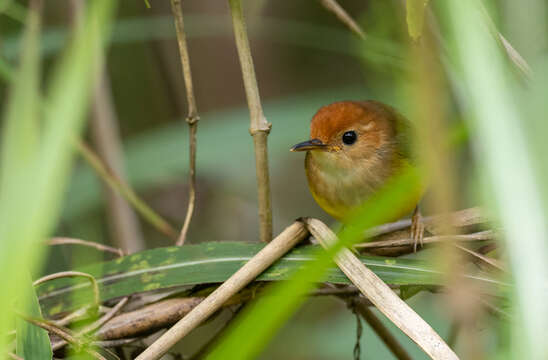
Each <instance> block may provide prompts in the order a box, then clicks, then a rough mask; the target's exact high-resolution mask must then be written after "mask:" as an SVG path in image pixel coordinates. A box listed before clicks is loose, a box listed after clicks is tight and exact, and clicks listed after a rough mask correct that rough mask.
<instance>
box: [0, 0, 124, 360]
mask: <svg viewBox="0 0 548 360" xmlns="http://www.w3.org/2000/svg"><path fill="white" fill-rule="evenodd" d="M114 5H115V2H113V1H110V0H97V1H93V2H90V5H89V12H88V16H87V18H86V21H85V22H83V23H82V25H81V26H79V27H78V29H77V30H76V33H75V35H74V39H73V40H74V41H73V42H71V46H70V47H69V48H68V50H67V52H65V53H64V56H63V57H62V58H61V60H60V62H58V64H57V66H56V68H55V71H54V73H53V74H51V76H50V79H51V83H50V86H49V87H48V91H47V96H46V99H45V101H46V103H47V105H48V106H47V109H48V110H47V111H46V112H45V113H44V114H43V115H44V119H41V120H43V121H42V122H41V125H42V129H41V130H42V132H41V133H40V134H38V130H37V125H36V122H37V120H38V119H37V117H38V115H39V114H37V110H36V109H38V104H39V100H40V99H38V96H37V94H38V84H39V79H40V76H39V71H38V56H37V54H38V51H37V35H36V33H37V31H36V28H35V27H36V24H37V19H34V18H33V16H37V15H36V14H35V13H34V12H33V11H30V12H29V19H28V27H29V29H30V30H29V34H31V35H28V36H29V39H28V41H29V43H30V44H31V47H30V49H25V50H24V52H23V59H22V68H21V69H20V71H19V72H17V75H16V76H17V78H16V81H15V82H14V85H13V86H14V87H13V88H12V89H11V91H12V92H11V97H10V102H9V104H8V106H7V107H8V109H9V110H8V112H7V114H6V115H5V118H4V121H5V122H4V132H3V134H2V135H3V138H2V143H3V146H2V160H6V159H7V160H6V162H4V161H3V162H2V164H1V166H2V167H1V182H0V272H1V273H2V274H5V276H4V278H3V281H2V285H3V286H2V292H1V293H0V308H1V309H2V311H3V312H4V313H3V316H0V334H4V333H6V332H7V331H8V327H9V326H12V319H13V318H12V317H13V313H12V311H10V309H11V308H12V306H13V301H14V299H16V298H20V296H19V295H20V294H22V290H23V289H22V284H24V281H23V275H22V273H24V272H25V271H29V272H30V273H31V274H32V273H34V271H35V270H36V269H37V268H38V267H39V266H40V264H41V261H42V256H41V255H42V252H43V246H42V244H43V239H44V238H45V237H47V236H48V234H49V232H50V231H51V230H52V228H53V227H54V226H55V224H56V222H57V220H58V217H59V209H60V206H61V200H62V195H63V192H64V190H65V184H66V180H67V177H68V176H67V175H68V172H69V168H70V160H71V155H72V144H71V138H72V136H74V135H76V134H78V133H79V130H80V129H81V128H82V125H83V122H84V121H83V120H84V114H85V111H86V106H87V100H88V94H89V90H90V88H91V85H92V80H93V74H94V71H93V70H94V68H95V65H96V59H97V56H98V52H99V51H100V50H101V42H102V40H103V38H104V37H105V34H106V32H107V29H108V23H109V22H110V21H109V20H110V18H111V15H112V10H113V9H114ZM33 27H34V28H33ZM33 29H34V30H33ZM27 92H28V94H27ZM27 96H28V97H27ZM5 340H6V338H5V337H4V336H0V353H3V351H4V344H5V343H4V342H5Z"/></svg>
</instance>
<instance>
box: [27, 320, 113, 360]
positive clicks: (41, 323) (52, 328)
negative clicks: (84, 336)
mask: <svg viewBox="0 0 548 360" xmlns="http://www.w3.org/2000/svg"><path fill="white" fill-rule="evenodd" d="M17 315H18V316H20V317H21V318H22V319H24V320H25V321H27V322H29V323H31V324H33V325H36V326H38V327H40V328H42V329H44V330H47V331H48V332H50V333H52V334H55V335H57V336H59V337H60V338H61V339H63V340H65V341H66V342H67V343H69V344H71V345H72V346H74V347H76V349H83V350H84V351H85V352H87V353H88V354H90V355H91V356H93V357H94V358H96V359H99V360H106V359H105V358H104V357H103V356H102V355H101V354H99V353H98V352H96V351H94V350H92V349H89V348H88V347H87V346H86V345H87V344H86V343H85V342H83V341H81V340H79V339H78V338H77V337H76V336H74V335H72V334H71V333H70V330H68V329H64V328H61V327H59V326H57V325H55V324H53V323H51V322H49V321H47V320H42V319H34V318H31V317H29V316H26V315H24V314H21V313H17Z"/></svg>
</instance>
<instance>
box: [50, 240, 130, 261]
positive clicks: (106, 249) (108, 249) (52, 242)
mask: <svg viewBox="0 0 548 360" xmlns="http://www.w3.org/2000/svg"><path fill="white" fill-rule="evenodd" d="M47 244H48V245H52V246H53V245H82V246H87V247H92V248H94V249H97V250H99V251H104V252H109V253H112V254H115V255H118V256H124V252H123V251H122V249H116V248H113V247H110V246H107V245H103V244H99V243H96V242H94V241H87V240H82V239H74V238H67V237H54V238H51V239H50V240H49V241H48V242H47Z"/></svg>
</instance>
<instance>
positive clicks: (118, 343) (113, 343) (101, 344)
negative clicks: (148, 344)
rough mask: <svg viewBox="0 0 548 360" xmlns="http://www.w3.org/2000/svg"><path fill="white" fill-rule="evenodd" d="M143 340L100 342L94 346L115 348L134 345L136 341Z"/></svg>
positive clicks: (94, 343)
mask: <svg viewBox="0 0 548 360" xmlns="http://www.w3.org/2000/svg"><path fill="white" fill-rule="evenodd" d="M139 340H141V338H129V339H116V340H100V341H94V342H92V344H93V345H94V346H98V347H102V348H115V347H119V346H124V345H128V344H131V343H134V342H136V341H139Z"/></svg>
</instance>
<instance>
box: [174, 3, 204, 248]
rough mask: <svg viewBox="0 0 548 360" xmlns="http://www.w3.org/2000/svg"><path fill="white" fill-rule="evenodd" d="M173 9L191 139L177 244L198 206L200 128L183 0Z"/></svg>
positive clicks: (182, 242)
mask: <svg viewBox="0 0 548 360" xmlns="http://www.w3.org/2000/svg"><path fill="white" fill-rule="evenodd" d="M171 11H172V12H173V17H174V18H175V29H176V32H177V43H178V45H179V55H180V57H181V66H182V68H183V77H184V80H185V88H186V98H187V104H188V116H187V118H186V122H187V123H188V127H189V141H190V152H189V154H190V155H189V156H190V170H189V171H190V184H189V185H190V188H189V195H188V207H187V211H186V217H185V221H184V223H183V227H182V228H181V233H180V234H179V238H178V239H177V242H176V244H177V245H183V244H184V242H185V239H186V235H187V233H188V228H189V227H190V221H191V220H192V214H193V213H194V208H195V207H196V205H195V203H196V131H197V130H198V120H199V119H200V117H199V116H198V109H197V107H196V99H195V97H194V87H193V85H192V72H191V71H190V57H189V55H188V47H187V44H186V35H185V29H184V23H183V7H182V5H181V0H171Z"/></svg>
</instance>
